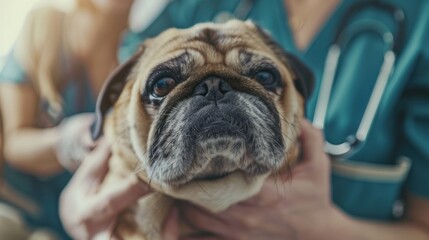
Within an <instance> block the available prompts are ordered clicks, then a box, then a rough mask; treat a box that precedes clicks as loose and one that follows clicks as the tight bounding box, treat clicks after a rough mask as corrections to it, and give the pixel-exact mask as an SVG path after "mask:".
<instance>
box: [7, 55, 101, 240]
mask: <svg viewBox="0 0 429 240" xmlns="http://www.w3.org/2000/svg"><path fill="white" fill-rule="evenodd" d="M62 60H63V66H64V69H65V70H66V71H69V70H70V72H71V64H70V61H68V58H67V57H66V56H63V59H62ZM68 76H69V77H70V78H69V79H66V80H65V81H67V84H66V86H65V87H64V90H63V91H62V93H61V95H62V98H63V112H62V114H61V116H60V117H59V118H58V119H55V120H52V119H51V118H50V117H47V115H48V114H47V112H48V106H47V104H45V103H44V102H43V101H42V103H41V104H40V113H42V114H40V116H39V117H38V123H39V125H40V127H42V128H43V127H49V126H52V125H55V124H57V123H58V122H59V121H61V120H62V118H64V117H70V116H72V115H75V114H78V113H82V112H93V111H94V109H95V100H96V99H95V96H94V95H93V93H92V90H91V87H90V84H89V81H88V78H87V77H86V76H85V74H82V76H81V78H79V79H78V78H77V77H76V76H75V77H71V76H73V74H69V75H68ZM5 83H7V84H19V85H23V84H31V81H30V80H29V78H28V76H27V73H26V71H25V69H24V68H23V66H22V64H21V63H20V62H19V61H18V59H17V58H16V57H15V54H14V50H12V51H11V53H10V54H9V56H8V57H7V59H6V62H5V65H4V66H3V68H2V69H1V71H0V84H5ZM3 171H4V172H3V174H4V177H5V179H6V181H7V183H8V185H9V186H10V187H12V188H13V189H14V190H15V191H16V192H17V193H19V194H20V195H21V196H23V197H25V198H27V199H29V200H30V201H31V202H33V203H34V204H35V205H36V206H37V209H38V211H37V213H29V212H26V211H25V210H24V209H19V208H17V210H19V211H20V213H21V214H22V216H23V217H24V219H25V220H26V223H27V225H28V226H30V227H32V228H49V229H51V230H52V231H54V232H55V233H56V234H57V235H58V236H59V237H60V239H70V238H69V236H68V234H67V233H66V232H65V230H64V229H63V226H62V224H61V220H60V217H59V212H58V209H59V208H58V207H59V197H60V194H61V192H62V190H63V189H64V187H65V186H66V185H67V183H68V181H69V180H70V178H71V176H72V174H71V173H69V172H67V171H64V172H62V173H59V174H57V175H55V176H50V177H37V176H34V175H31V174H27V173H25V172H22V171H20V170H19V169H15V168H13V167H12V166H10V165H8V164H6V165H5V166H4V169H3ZM0 201H4V200H2V199H1V198H0ZM7 203H8V204H11V205H14V203H10V202H7Z"/></svg>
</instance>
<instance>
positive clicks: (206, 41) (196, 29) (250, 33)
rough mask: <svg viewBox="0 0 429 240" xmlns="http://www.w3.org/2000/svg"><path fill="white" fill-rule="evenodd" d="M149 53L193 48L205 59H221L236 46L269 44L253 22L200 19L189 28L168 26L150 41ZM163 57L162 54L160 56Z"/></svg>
mask: <svg viewBox="0 0 429 240" xmlns="http://www.w3.org/2000/svg"><path fill="white" fill-rule="evenodd" d="M147 47H148V54H150V55H152V56H153V57H156V56H163V55H164V56H165V55H167V54H169V53H173V52H176V51H178V52H179V51H180V50H193V51H197V52H199V53H200V54H202V55H204V56H205V57H206V60H211V61H217V60H218V61H221V60H222V59H221V58H224V57H225V55H227V54H228V52H232V51H236V50H238V49H239V50H249V49H252V50H253V51H262V50H265V51H264V52H265V53H266V52H267V51H266V50H268V47H267V46H266V45H265V44H264V41H263V40H262V39H261V38H260V36H259V34H258V30H257V28H256V27H255V25H254V24H253V23H252V22H241V21H230V22H228V23H224V24H214V23H201V24H197V25H195V26H193V27H192V28H188V29H169V30H167V31H165V32H163V33H162V34H160V35H159V36H158V37H156V38H154V39H151V41H149V42H148V45H147ZM157 58H158V59H162V57H160V58H159V57H157Z"/></svg>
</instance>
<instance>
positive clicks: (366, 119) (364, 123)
mask: <svg viewBox="0 0 429 240" xmlns="http://www.w3.org/2000/svg"><path fill="white" fill-rule="evenodd" d="M370 4H376V5H375V7H378V8H380V9H382V10H384V11H389V12H391V13H392V15H393V17H394V18H395V20H397V22H398V28H399V29H398V31H397V33H396V34H393V33H392V32H391V31H390V30H389V28H388V27H387V26H386V25H385V24H383V23H381V22H375V21H372V20H361V21H358V22H357V23H354V24H350V26H348V27H347V25H346V24H347V23H348V21H349V20H350V18H351V16H352V15H354V14H356V13H357V11H358V10H362V9H363V8H365V7H369V6H373V5H370ZM345 16H346V17H345V18H344V19H343V21H342V22H341V24H340V28H339V29H338V30H337V33H336V35H335V38H334V42H333V44H332V45H331V47H330V48H329V50H328V54H327V57H326V61H325V66H324V71H323V75H322V81H321V86H320V89H319V94H318V97H317V101H316V107H315V113H314V117H313V125H314V126H315V127H317V128H319V129H321V130H323V129H324V125H325V119H326V113H327V110H328V106H329V100H330V96H331V93H332V87H333V84H334V81H335V75H336V73H337V69H338V65H339V59H340V57H341V53H342V51H343V49H344V48H345V47H347V45H349V44H350V42H351V41H352V40H353V39H354V38H355V37H356V36H358V35H359V34H362V33H364V32H368V31H370V32H375V33H376V34H378V35H379V36H380V37H381V38H382V40H383V41H384V42H385V44H386V46H387V51H386V52H385V54H384V59H383V64H382V66H381V68H380V72H379V74H378V76H377V79H376V82H375V85H374V88H373V90H372V93H371V96H370V98H369V100H368V104H367V107H366V108H365V111H364V114H363V116H362V120H361V122H360V124H359V126H358V129H357V131H356V133H355V134H354V135H353V134H352V135H349V136H348V137H347V138H346V140H345V141H344V142H342V143H340V144H333V143H330V142H329V141H326V142H325V152H326V153H328V154H329V155H330V156H331V158H332V159H336V160H338V159H346V158H347V157H348V156H350V155H352V154H353V153H355V152H356V151H357V150H358V149H359V148H360V147H361V146H362V145H363V143H364V142H365V141H366V139H367V137H368V133H369V131H370V128H371V126H372V124H373V122H374V119H375V117H376V113H377V109H378V108H379V105H380V102H381V99H382V97H383V94H384V92H385V88H386V86H387V83H388V81H389V79H390V76H391V75H392V73H393V70H394V65H395V61H396V58H397V53H398V52H399V48H398V46H400V45H401V44H402V43H400V42H399V43H398V41H402V38H403V36H402V34H403V33H404V29H403V28H404V26H405V25H404V19H405V14H404V12H403V11H402V10H401V9H399V8H396V7H395V6H393V5H390V4H385V3H382V4H381V3H379V2H378V1H365V2H359V3H358V5H356V6H354V7H352V8H351V9H350V10H349V11H346V14H345Z"/></svg>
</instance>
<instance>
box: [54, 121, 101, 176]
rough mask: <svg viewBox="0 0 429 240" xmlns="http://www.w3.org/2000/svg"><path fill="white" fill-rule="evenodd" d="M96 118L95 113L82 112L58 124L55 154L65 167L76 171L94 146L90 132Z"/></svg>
mask: <svg viewBox="0 0 429 240" xmlns="http://www.w3.org/2000/svg"><path fill="white" fill-rule="evenodd" d="M94 119H95V117H94V114H93V113H80V114H77V115H74V116H72V117H68V118H65V119H63V120H62V121H61V123H60V125H58V127H57V129H58V135H59V141H58V143H57V144H56V146H55V154H56V157H57V160H58V162H59V163H60V164H61V165H62V166H63V167H64V168H65V169H67V170H69V171H75V170H76V169H77V168H78V167H79V165H80V163H81V161H82V160H83V159H84V158H85V156H86V155H87V154H88V153H89V152H90V151H91V149H92V148H93V147H94V142H93V141H92V138H91V133H90V126H91V124H92V122H93V121H94Z"/></svg>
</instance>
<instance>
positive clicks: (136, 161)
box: [103, 21, 304, 240]
mask: <svg viewBox="0 0 429 240" xmlns="http://www.w3.org/2000/svg"><path fill="white" fill-rule="evenodd" d="M206 28H215V29H216V30H218V32H221V33H223V34H224V36H227V37H225V38H222V37H223V36H211V35H210V33H209V34H206V35H204V34H202V33H204V29H206ZM201 34H202V35H201ZM200 35H201V36H200ZM211 37H213V39H210V38H211ZM189 39H195V41H190V40H189ZM216 41H219V43H218V44H216V43H215V44H212V45H210V44H208V43H207V42H209V43H210V42H211V43H213V42H216ZM184 49H186V50H187V51H188V52H190V53H191V54H192V57H193V60H194V62H195V65H194V66H193V67H194V68H193V72H192V76H193V77H192V79H189V80H187V82H189V83H185V84H182V85H183V86H177V87H176V88H175V89H174V90H173V91H172V92H171V93H170V94H169V95H168V96H167V99H166V100H165V102H166V103H165V104H168V103H169V101H174V96H177V95H180V94H181V93H183V92H185V91H187V90H186V88H187V87H189V86H188V85H187V84H191V83H192V81H197V79H198V78H199V77H200V76H204V74H206V73H208V72H211V71H217V72H222V73H224V74H227V75H236V74H238V73H239V72H240V70H241V66H240V61H239V60H238V56H239V52H238V49H246V50H247V51H251V52H253V53H255V54H258V55H261V56H265V57H267V58H269V59H271V60H272V61H273V62H274V64H275V65H276V66H277V68H278V69H279V71H280V73H281V75H282V76H281V77H282V79H283V81H284V84H285V87H284V90H283V92H281V93H280V94H279V95H275V94H271V93H268V92H267V91H264V89H263V88H262V87H261V86H259V85H258V84H256V83H251V82H249V88H253V89H254V90H255V91H260V92H263V94H265V95H264V96H266V97H267V98H272V99H273V100H274V103H275V105H276V108H277V110H278V111H279V113H280V115H281V131H282V133H283V136H284V141H285V143H286V146H287V148H286V152H287V153H286V156H287V159H286V161H284V166H283V167H282V168H279V169H278V170H279V171H286V170H287V169H288V166H289V165H290V164H291V163H292V162H293V161H295V159H296V157H297V155H298V152H299V151H298V147H297V144H295V142H296V139H297V136H298V134H299V132H298V127H297V124H298V123H297V120H298V118H300V117H302V115H303V104H304V101H303V99H302V97H301V96H300V95H299V93H298V92H297V91H296V89H295V88H294V87H293V77H294V76H293V74H291V72H290V69H289V68H287V67H286V66H284V64H283V63H282V61H281V60H280V59H279V56H276V53H275V52H274V51H273V50H272V49H270V47H269V46H267V44H265V42H264V41H263V39H262V38H261V37H260V35H259V33H258V32H257V31H256V29H255V27H254V25H253V24H252V23H249V22H246V23H243V22H239V21H232V22H229V23H227V24H226V25H224V26H222V27H219V26H217V25H216V26H215V25H212V24H200V25H197V26H195V27H193V28H191V29H186V30H177V29H170V30H167V31H166V32H164V33H162V34H161V35H160V36H158V37H157V38H155V39H152V40H149V41H147V42H146V43H145V52H144V53H143V54H142V56H141V60H140V62H139V63H138V64H137V66H136V67H135V69H134V72H133V73H132V74H131V76H130V78H131V79H130V81H129V82H128V83H127V85H126V86H125V88H124V90H123V91H122V94H121V96H120V98H119V100H118V101H117V103H116V104H115V107H114V111H113V113H112V114H110V115H109V117H108V121H107V122H106V124H105V132H106V134H107V137H108V138H109V139H111V140H112V141H113V142H114V147H113V149H112V152H113V156H112V159H111V161H110V172H109V175H108V177H107V178H106V181H105V183H104V185H103V187H109V184H110V183H112V182H115V181H117V179H119V178H123V177H125V176H127V175H129V174H138V176H139V177H140V178H141V179H142V180H143V181H145V182H150V176H147V173H146V171H145V169H144V165H145V162H144V160H145V157H146V156H145V151H146V150H147V149H148V146H149V145H150V139H151V136H152V135H153V134H154V133H153V129H152V128H151V126H152V125H153V122H154V121H156V116H153V114H149V112H148V110H147V109H146V107H145V106H144V104H141V99H140V98H141V90H142V89H143V87H144V84H145V81H146V79H147V76H148V74H149V71H150V69H152V68H154V67H155V66H157V65H158V64H160V63H162V62H165V61H167V60H169V59H172V58H174V57H176V56H178V55H179V54H180V53H182V52H183V50H184ZM268 175H269V174H263V175H259V176H257V177H249V176H246V175H245V174H244V173H243V172H240V171H238V172H234V173H233V174H231V175H228V176H226V177H224V178H222V179H219V180H214V181H203V180H202V181H198V182H196V181H191V182H189V183H187V184H184V185H182V186H167V185H161V184H159V183H154V182H151V187H152V188H153V189H154V190H155V192H154V193H151V194H148V195H147V196H145V197H143V198H141V199H140V200H139V202H138V203H137V204H136V205H135V206H132V207H130V208H129V209H128V210H127V211H126V212H124V213H123V214H122V216H121V218H120V219H119V221H118V225H117V227H116V231H115V235H116V236H117V237H119V238H121V239H148V240H156V239H161V236H160V233H161V229H162V224H163V222H164V219H165V217H166V215H167V214H168V212H169V210H170V208H171V206H172V204H174V199H182V200H187V201H190V202H193V203H195V204H197V205H200V206H203V207H205V208H207V209H209V210H211V211H213V212H220V211H223V210H225V209H227V208H228V207H229V206H230V205H231V204H234V203H237V202H240V201H243V200H245V199H247V198H249V197H251V196H253V195H255V194H256V193H258V192H259V191H260V189H261V187H262V184H263V182H264V180H265V179H266V177H268ZM201 189H204V191H201Z"/></svg>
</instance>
